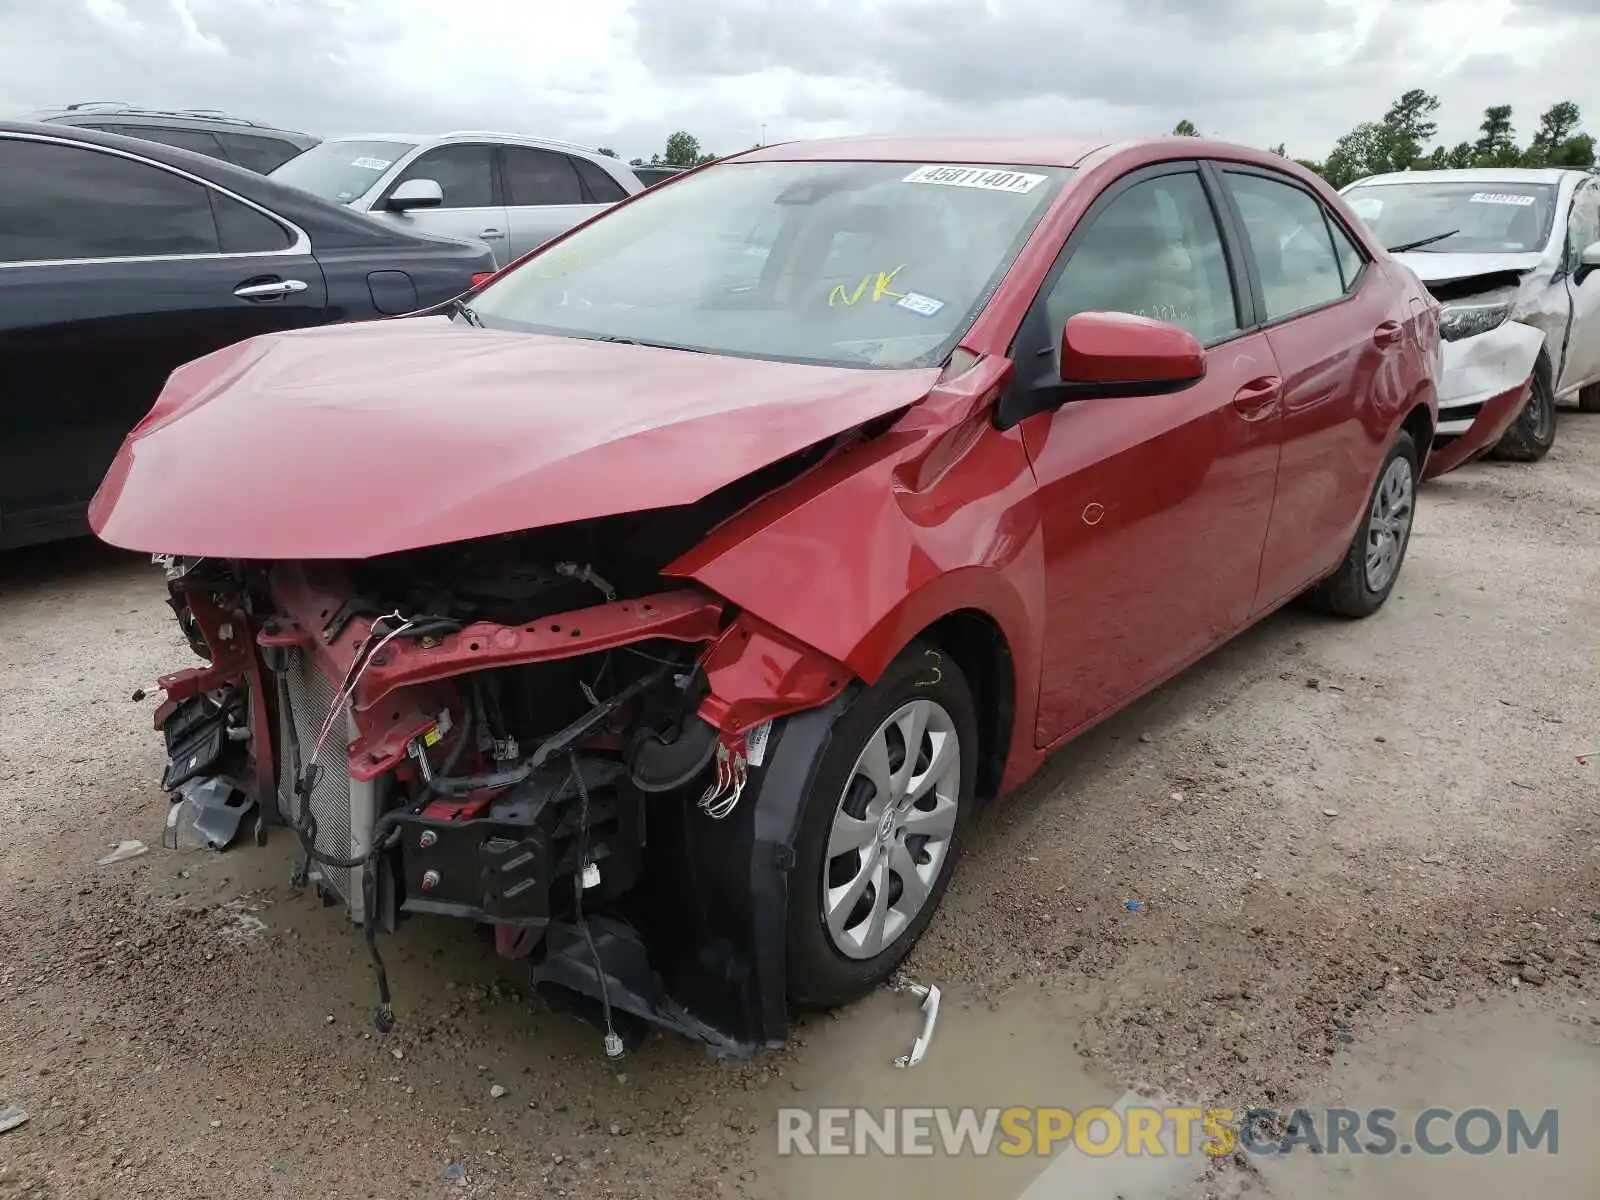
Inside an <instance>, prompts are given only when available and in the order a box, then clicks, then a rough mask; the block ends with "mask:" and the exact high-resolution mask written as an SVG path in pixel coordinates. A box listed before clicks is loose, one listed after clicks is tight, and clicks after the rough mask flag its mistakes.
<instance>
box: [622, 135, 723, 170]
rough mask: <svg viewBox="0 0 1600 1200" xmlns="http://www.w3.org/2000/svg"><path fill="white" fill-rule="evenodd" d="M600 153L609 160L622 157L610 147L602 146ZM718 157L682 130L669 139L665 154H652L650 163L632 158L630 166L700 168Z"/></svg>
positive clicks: (697, 139) (629, 162)
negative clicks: (702, 164) (709, 152)
mask: <svg viewBox="0 0 1600 1200" xmlns="http://www.w3.org/2000/svg"><path fill="white" fill-rule="evenodd" d="M599 151H600V153H601V154H604V155H605V156H606V157H607V158H620V157H622V156H621V155H620V154H618V153H617V152H616V151H615V150H613V149H612V148H611V147H610V146H601V147H599ZM716 157H717V156H716V155H715V154H708V153H707V152H706V151H705V149H704V148H703V147H702V146H701V145H700V139H699V138H697V137H695V136H694V135H693V134H691V133H685V132H684V131H683V130H681V129H680V130H678V132H676V133H674V134H670V135H669V136H668V137H667V145H666V150H665V152H664V153H656V154H652V155H651V156H650V160H649V161H648V162H646V161H645V160H644V159H642V158H630V159H629V160H628V165H629V166H630V167H698V166H699V165H700V164H701V163H708V162H710V161H711V160H712V159H714V158H716Z"/></svg>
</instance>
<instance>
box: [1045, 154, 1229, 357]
mask: <svg viewBox="0 0 1600 1200" xmlns="http://www.w3.org/2000/svg"><path fill="white" fill-rule="evenodd" d="M1090 220H1091V222H1092V223H1091V224H1090V225H1089V227H1088V228H1087V229H1086V230H1085V231H1084V233H1083V235H1082V236H1081V237H1079V238H1078V242H1077V244H1076V245H1075V246H1074V247H1073V250H1072V257H1071V258H1069V259H1068V260H1067V264H1066V266H1065V267H1064V268H1063V269H1062V272H1061V274H1060V276H1059V277H1058V278H1057V279H1056V282H1055V286H1054V287H1052V288H1051V290H1050V293H1049V295H1048V296H1046V298H1045V307H1046V310H1047V311H1048V313H1049V316H1050V332H1051V335H1052V337H1053V338H1054V339H1055V342H1056V343H1059V342H1060V340H1061V330H1062V328H1063V327H1064V326H1065V325H1066V323H1067V318H1069V317H1071V316H1074V315H1076V314H1077V313H1080V312H1125V313H1135V314H1137V315H1139V316H1143V317H1151V318H1153V319H1154V320H1157V321H1166V322H1168V323H1169V324H1172V325H1177V326H1179V327H1181V328H1183V329H1187V330H1188V331H1189V332H1190V333H1192V334H1194V335H1195V336H1196V337H1197V338H1199V339H1200V340H1201V342H1204V343H1208V344H1209V343H1213V342H1218V341H1221V340H1222V339H1223V338H1226V337H1227V336H1229V335H1230V334H1233V333H1236V332H1238V329H1239V314H1238V307H1237V305H1236V304H1235V303H1234V293H1233V279H1232V276H1231V275H1230V274H1229V272H1228V262H1227V257H1226V254H1225V253H1224V251H1223V247H1222V234H1221V232H1220V231H1219V229H1218V228H1217V218H1216V214H1215V213H1213V212H1212V210H1211V202H1210V200H1208V199H1207V198H1206V193H1205V188H1204V187H1203V186H1202V185H1201V183H1200V176H1199V175H1198V174H1197V173H1195V172H1193V171H1186V172H1182V173H1179V174H1173V175H1160V176H1157V177H1156V178H1154V179H1147V180H1145V181H1144V182H1142V183H1136V184H1134V185H1133V186H1132V187H1130V188H1129V189H1128V190H1127V191H1125V192H1123V193H1121V194H1120V195H1118V196H1117V197H1116V198H1115V199H1114V200H1112V201H1111V203H1110V204H1108V205H1107V206H1106V207H1105V208H1104V209H1102V210H1101V211H1100V212H1099V213H1098V214H1096V215H1095V216H1093V217H1091V218H1090ZM1074 236H1075V237H1078V235H1076V234H1074Z"/></svg>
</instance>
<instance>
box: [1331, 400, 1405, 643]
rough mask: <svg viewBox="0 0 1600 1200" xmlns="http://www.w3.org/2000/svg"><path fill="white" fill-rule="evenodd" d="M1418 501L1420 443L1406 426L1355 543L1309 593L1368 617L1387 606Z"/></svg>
mask: <svg viewBox="0 0 1600 1200" xmlns="http://www.w3.org/2000/svg"><path fill="white" fill-rule="evenodd" d="M1416 501H1417V446H1416V443H1415V442H1414V441H1412V438H1411V435H1410V434H1409V433H1408V432H1406V431H1405V430H1403V429H1402V430H1401V431H1400V433H1399V434H1398V435H1397V436H1396V437H1395V440H1394V444H1393V445H1391V446H1390V447H1389V453H1388V454H1387V455H1385V457H1384V460H1383V465H1382V467H1380V468H1379V470H1378V481H1377V483H1375V484H1374V485H1373V488H1372V495H1371V497H1370V499H1369V500H1368V502H1367V509H1366V514H1365V516H1364V518H1363V519H1362V521H1361V524H1360V527H1359V528H1357V530H1356V535H1355V537H1354V538H1352V539H1351V542H1350V549H1349V550H1348V551H1347V552H1346V553H1345V557H1344V560H1343V561H1342V562H1340V564H1339V568H1338V570H1336V571H1334V573H1333V574H1332V575H1330V576H1328V577H1327V578H1326V579H1324V580H1323V581H1322V582H1321V583H1319V584H1318V585H1317V586H1316V587H1314V588H1312V589H1311V592H1310V594H1309V597H1308V599H1309V600H1310V601H1311V603H1312V604H1313V605H1314V606H1315V607H1317V608H1320V609H1321V610H1322V611H1324V612H1329V613H1333V614H1335V615H1337V616H1341V617H1365V616H1369V615H1371V614H1372V613H1375V612H1377V611H1378V609H1380V608H1382V607H1383V602H1384V601H1385V600H1387V599H1388V598H1389V593H1390V592H1392V591H1393V590H1394V585H1395V581H1396V580H1398V579H1399V578H1400V567H1401V565H1402V564H1403V563H1404V562H1405V558H1406V548H1407V547H1408V546H1409V545H1410V544H1411V520H1412V517H1413V516H1414V515H1415V513H1416Z"/></svg>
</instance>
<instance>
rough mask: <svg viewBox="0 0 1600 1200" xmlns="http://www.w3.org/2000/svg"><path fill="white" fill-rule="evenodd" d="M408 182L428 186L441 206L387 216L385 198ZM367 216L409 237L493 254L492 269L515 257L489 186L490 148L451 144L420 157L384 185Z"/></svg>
mask: <svg viewBox="0 0 1600 1200" xmlns="http://www.w3.org/2000/svg"><path fill="white" fill-rule="evenodd" d="M410 179H431V180H433V181H434V182H435V183H437V184H438V185H439V189H440V191H442V192H443V193H444V203H443V204H441V205H440V206H439V207H438V208H417V209H412V210H410V211H408V212H391V211H389V209H388V207H387V204H388V199H389V197H390V196H392V195H393V194H394V191H395V189H396V188H397V187H399V186H400V185H401V184H402V183H405V182H406V181H407V180H410ZM371 212H372V215H373V216H375V217H377V218H378V219H379V220H382V221H387V222H389V223H391V224H392V225H394V226H395V227H396V228H398V229H404V230H406V231H407V232H410V233H429V234H434V235H436V236H438V237H448V238H458V239H460V240H462V241H473V242H482V243H484V244H485V245H486V246H488V247H489V249H490V250H491V251H493V252H494V261H495V265H496V266H497V267H503V266H505V265H506V263H508V262H510V261H511V259H512V258H513V257H515V256H514V255H512V254H511V253H510V251H509V249H508V247H509V244H510V243H509V241H508V237H507V225H506V210H505V205H504V204H502V203H501V201H500V199H499V193H498V188H497V187H496V183H495V148H494V147H493V146H490V145H487V144H483V143H478V142H454V143H451V144H449V145H445V146H436V147H434V148H433V149H432V150H425V151H423V152H422V153H421V154H419V155H417V157H416V158H414V159H412V160H411V161H410V162H409V163H407V164H406V166H405V168H404V169H403V170H402V171H401V172H400V173H399V174H398V175H396V176H395V177H394V179H393V180H391V181H390V183H389V186H388V187H386V188H385V189H384V192H383V195H382V196H380V197H379V199H378V202H377V203H376V204H374V205H373V206H372V210H371Z"/></svg>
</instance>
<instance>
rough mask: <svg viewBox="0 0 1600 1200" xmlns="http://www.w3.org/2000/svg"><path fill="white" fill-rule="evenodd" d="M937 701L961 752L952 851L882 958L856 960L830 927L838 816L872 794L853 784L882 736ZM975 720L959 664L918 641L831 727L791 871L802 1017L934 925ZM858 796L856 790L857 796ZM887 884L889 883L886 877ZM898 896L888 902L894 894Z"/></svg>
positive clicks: (845, 998)
mask: <svg viewBox="0 0 1600 1200" xmlns="http://www.w3.org/2000/svg"><path fill="white" fill-rule="evenodd" d="M913 700H931V701H933V702H934V703H935V704H937V705H938V706H939V707H941V708H942V709H943V710H944V711H945V712H946V713H947V714H948V715H949V717H950V718H951V720H952V723H953V725H954V728H955V734H956V738H957V739H958V740H957V746H958V747H959V749H960V753H961V763H960V772H959V779H960V784H959V791H958V793H957V802H956V814H955V824H954V828H953V831H952V832H951V834H950V838H949V845H948V849H947V850H946V852H945V854H944V858H943V861H942V862H941V863H940V865H939V867H938V875H937V877H936V879H935V880H934V882H933V884H932V886H931V888H930V889H929V893H928V896H927V899H926V900H925V901H923V903H922V907H921V908H920V909H919V910H918V911H917V912H916V913H915V915H914V916H913V917H912V919H911V920H910V921H909V923H908V924H907V925H906V926H905V928H904V929H903V930H902V931H901V932H900V933H899V934H898V936H896V937H895V938H894V939H893V940H892V941H891V942H890V943H889V944H888V945H887V946H886V947H885V948H884V949H883V950H882V952H881V953H878V954H876V955H875V956H874V957H871V958H851V957H848V956H846V955H845V954H844V953H842V952H841V951H840V950H839V949H838V947H837V946H836V945H835V944H834V941H833V938H832V935H830V933H829V932H828V929H827V927H826V925H825V923H824V917H823V889H824V871H825V870H826V869H828V867H829V864H828V863H827V862H825V861H824V859H825V854H826V849H827V846H828V842H829V838H830V836H831V833H832V828H833V821H834V817H835V814H836V813H838V811H839V810H840V807H841V805H842V804H843V803H844V801H845V800H846V796H845V788H846V785H850V784H855V785H862V784H864V785H865V787H866V791H867V794H868V795H869V796H870V795H871V794H872V787H871V784H870V783H867V781H866V780H865V778H864V777H857V776H856V775H855V768H856V762H857V759H858V758H860V756H861V753H862V751H863V750H864V749H865V748H866V746H867V744H868V742H869V740H870V739H872V738H873V737H874V736H875V735H876V734H877V733H878V731H879V729H880V727H882V726H883V725H884V723H885V722H887V721H888V720H889V718H890V717H891V716H893V715H894V713H895V712H896V711H897V710H899V709H900V708H901V707H902V706H903V705H906V704H908V703H910V702H911V701H913ZM977 769H978V720H977V714H976V712H975V711H974V708H973V701H972V692H971V689H970V688H968V686H967V681H966V678H965V677H964V676H963V675H962V673H961V668H960V667H958V666H957V665H956V663H955V661H954V660H953V659H952V658H951V657H950V656H949V655H947V654H944V653H942V652H941V651H939V650H938V649H937V648H935V647H932V646H929V645H927V644H926V643H922V642H913V643H912V644H911V646H909V647H908V648H907V649H906V650H905V652H904V653H902V654H901V655H900V657H899V658H897V659H895V661H894V662H893V663H891V664H890V666H889V667H888V669H887V670H885V671H884V673H883V674H882V675H881V676H880V677H879V679H878V681H877V683H875V684H873V685H872V686H871V687H869V688H866V689H865V690H863V691H862V692H861V693H860V695H859V696H857V698H856V700H855V702H854V704H853V705H852V706H851V707H850V709H849V711H848V712H846V713H845V714H844V716H842V717H841V718H840V719H839V721H838V723H837V724H836V725H835V726H834V728H833V733H832V736H831V737H830V739H829V741H828V746H827V749H826V750H825V751H824V752H823V756H822V761H821V763H820V764H819V765H818V769H817V772H816V775H815V777H814V779H813V781H812V786H811V791H810V794H809V795H808V796H807V797H806V801H805V809H804V811H803V812H802V813H801V816H800V828H799V832H798V835H797V837H796V842H795V862H794V866H793V868H792V869H791V870H790V872H789V912H788V937H787V941H788V965H787V976H788V994H789V1001H790V1003H791V1004H793V1005H795V1006H797V1007H803V1008H834V1007H837V1006H838V1005H841V1004H846V1003H848V1002H849V1001H851V1000H854V999H856V998H857V997H859V996H862V995H864V994H865V993H867V992H869V991H871V990H872V989H873V988H875V987H877V986H879V985H880V984H882V983H883V982H884V981H885V980H886V979H887V978H888V977H889V975H890V974H891V973H892V972H893V971H894V969H895V967H897V966H899V964H900V962H901V961H902V960H903V959H904V958H905V956H906V955H907V954H908V953H909V952H910V950H911V947H912V946H914V945H915V944H916V942H917V939H918V938H919V937H921V936H922V932H923V930H924V929H926V928H927V926H928V922H929V921H931V920H932V919H933V914H934V912H935V911H936V910H937V909H938V907H939V902H940V900H941V899H943V897H944V892H945V888H946V887H947V886H948V885H949V882H950V875H951V873H952V872H953V871H954V869H955V865H956V862H957V860H958V859H959V857H960V853H961V845H962V841H963V839H964V835H965V833H966V830H967V828H968V827H969V826H970V824H971V821H972V816H973V812H974V810H975V808H976V807H977V804H976V798H975V794H976V782H977ZM858 791H859V787H858V786H856V787H852V797H854V796H855V795H857V794H858ZM885 878H887V876H886V877H885ZM890 894H892V893H890Z"/></svg>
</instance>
